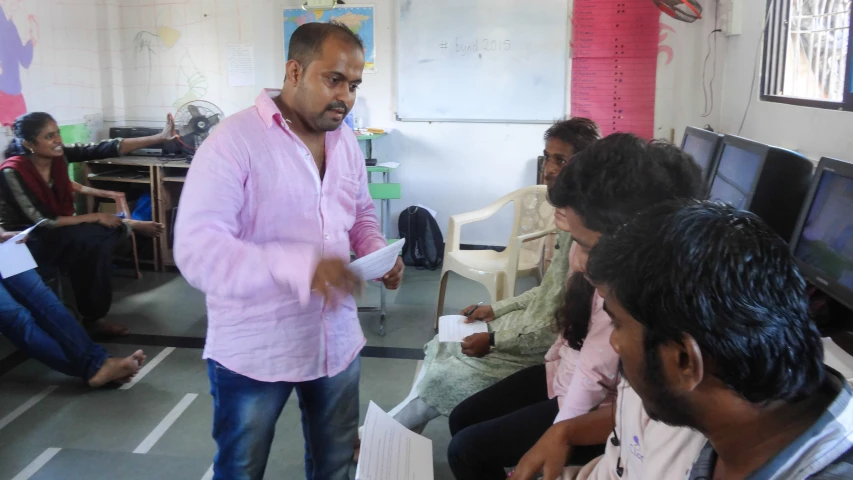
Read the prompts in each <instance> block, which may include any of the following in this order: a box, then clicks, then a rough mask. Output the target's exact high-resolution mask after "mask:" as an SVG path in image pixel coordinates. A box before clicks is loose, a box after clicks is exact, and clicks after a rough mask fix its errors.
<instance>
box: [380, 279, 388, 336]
mask: <svg viewBox="0 0 853 480" xmlns="http://www.w3.org/2000/svg"><path fill="white" fill-rule="evenodd" d="M385 293H386V292H385V285H380V286H379V336H380V337H384V336H385Z"/></svg>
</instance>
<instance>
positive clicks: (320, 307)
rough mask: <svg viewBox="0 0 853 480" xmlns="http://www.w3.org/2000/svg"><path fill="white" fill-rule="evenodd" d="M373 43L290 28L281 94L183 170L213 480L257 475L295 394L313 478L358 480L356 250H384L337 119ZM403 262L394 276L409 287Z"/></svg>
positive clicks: (316, 28)
mask: <svg viewBox="0 0 853 480" xmlns="http://www.w3.org/2000/svg"><path fill="white" fill-rule="evenodd" d="M363 69H364V46H363V44H362V42H361V39H360V38H359V37H358V36H357V35H355V34H354V33H353V32H351V31H350V30H349V29H348V28H347V27H346V26H344V25H341V24H337V23H330V24H323V23H309V24H305V25H303V26H301V27H299V28H298V29H297V30H296V31H295V32H294V34H293V36H292V38H291V41H290V47H289V49H288V60H287V68H286V77H285V81H284V86H283V87H282V89H281V91H280V92H279V91H272V90H266V91H263V92H261V94H260V95H259V96H258V98H257V100H256V101H255V106H253V107H251V108H249V109H246V110H243V111H242V112H239V113H237V114H235V115H233V116H231V117H229V118H228V119H226V120H225V121H224V122H223V123H222V124H221V125H219V127H218V128H217V130H216V132H214V134H213V135H211V136H210V138H208V139H207V140H205V142H204V144H203V145H202V147H201V148H200V149H199V151H198V154H197V155H196V156H195V159H194V161H193V165H192V168H191V169H190V172H189V175H188V176H187V182H186V185H185V187H184V191H183V195H182V199H181V204H180V211H179V215H178V221H177V226H176V228H177V230H176V234H177V235H176V245H175V252H176V258H177V263H178V266H179V267H180V269H181V272H182V273H183V274H184V276H185V277H186V278H187V280H188V281H189V282H190V283H191V284H192V285H193V286H195V287H196V288H199V289H200V290H202V291H203V292H204V293H205V294H206V295H207V309H208V331H207V342H206V344H205V348H204V358H205V359H207V362H208V375H209V377H210V385H211V388H210V390H211V394H212V395H213V399H214V418H213V437H214V440H216V444H217V447H218V452H217V454H216V458H215V460H214V479H216V480H223V479H227V480H260V479H261V478H263V476H264V470H265V468H266V464H267V458H268V457H269V453H270V445H271V444H272V440H273V435H274V434H275V424H276V421H277V420H278V417H279V415H280V414H281V411H282V409H283V408H284V405H285V403H286V402H287V399H288V397H289V396H290V394H291V392H292V391H293V390H294V389H295V390H296V394H297V395H298V397H299V406H300V407H301V409H302V430H303V434H304V436H305V446H306V452H305V471H306V477H307V478H308V479H309V480H311V479H316V480H339V479H346V478H348V468H349V464H350V461H351V459H352V454H353V444H354V441H355V438H356V429H357V426H358V379H359V372H360V365H361V363H360V361H359V352H360V351H361V348H362V347H363V346H364V343H365V339H364V335H363V334H362V331H361V326H360V324H359V321H358V314H357V308H356V305H355V300H354V299H353V297H352V295H351V294H352V293H353V292H354V291H355V290H357V289H358V287H359V285H360V281H359V279H358V278H356V277H355V276H354V275H353V274H352V273H350V272H349V271H348V270H347V268H346V267H347V264H348V263H349V254H350V253H349V252H350V251H353V252H355V254H356V255H357V256H359V257H361V256H364V255H367V254H369V253H372V252H374V251H376V250H379V249H380V248H382V247H383V246H384V245H385V239H384V238H383V236H382V234H381V233H380V230H379V225H378V222H377V220H376V215H375V214H374V206H373V201H372V200H371V198H370V195H369V193H368V190H367V173H366V170H365V164H364V156H363V155H362V153H361V150H360V148H359V146H358V142H357V140H356V138H355V135H353V132H352V131H351V130H350V129H349V128H348V127H346V126H343V125H341V123H342V122H343V119H344V117H345V116H346V115H347V113H348V112H349V111H350V109H351V108H352V106H353V103H355V97H356V89H357V88H358V86H359V84H360V83H361V76H362V70H363ZM402 273H403V264H402V261H400V260H399V259H398V261H397V264H396V265H395V267H394V268H393V269H392V270H391V271H390V272H388V273H387V274H386V275H385V276H384V277H383V278H382V281H383V282H384V284H385V286H386V287H387V288H390V289H395V288H397V287H398V285H399V283H400V280H401V278H402Z"/></svg>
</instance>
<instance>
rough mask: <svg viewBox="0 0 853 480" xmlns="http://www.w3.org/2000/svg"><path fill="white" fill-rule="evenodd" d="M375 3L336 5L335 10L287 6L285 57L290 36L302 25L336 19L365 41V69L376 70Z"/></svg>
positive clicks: (367, 71)
mask: <svg viewBox="0 0 853 480" xmlns="http://www.w3.org/2000/svg"><path fill="white" fill-rule="evenodd" d="M373 18H374V17H373V5H359V6H351V7H350V6H347V7H342V6H338V7H335V8H334V9H333V10H303V9H301V8H287V9H285V10H284V19H283V20H284V58H285V60H287V46H288V45H289V44H290V37H291V36H292V35H293V32H294V31H295V30H296V29H297V28H298V27H299V26H300V25H304V24H306V23H311V22H328V21H330V20H335V21H337V22H341V23H343V24H344V25H346V26H348V27H349V28H350V30H352V31H353V32H355V33H356V34H358V36H360V37H361V39H362V40H363V41H364V71H365V72H366V73H374V72H375V71H376V42H375V41H374V38H375V36H374V32H375V29H374V22H373Z"/></svg>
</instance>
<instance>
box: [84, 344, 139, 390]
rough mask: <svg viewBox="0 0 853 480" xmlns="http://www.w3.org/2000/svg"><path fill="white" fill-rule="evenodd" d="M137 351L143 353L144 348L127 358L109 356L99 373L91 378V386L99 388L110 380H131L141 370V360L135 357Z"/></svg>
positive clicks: (125, 381)
mask: <svg viewBox="0 0 853 480" xmlns="http://www.w3.org/2000/svg"><path fill="white" fill-rule="evenodd" d="M137 353H139V354H141V353H142V350H139V351H137V352H136V353H134V354H133V355H131V356H129V357H125V358H108V359H107V360H106V361H105V362H104V365H103V366H102V367H101V369H100V370H98V373H96V374H95V376H94V377H92V378H90V379H89V386H90V387H95V388H97V387H102V386H104V385H106V384H108V383H110V382H116V381H119V382H122V383H127V382H129V381H130V379H131V378H133V376H134V375H136V373H137V372H138V371H139V366H140V365H139V361H137V359H136V357H135V355H136V354H137ZM143 356H144V355H143Z"/></svg>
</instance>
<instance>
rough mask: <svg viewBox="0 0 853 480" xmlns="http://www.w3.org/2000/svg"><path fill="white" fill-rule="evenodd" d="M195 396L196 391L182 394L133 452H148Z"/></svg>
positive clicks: (196, 395)
mask: <svg viewBox="0 0 853 480" xmlns="http://www.w3.org/2000/svg"><path fill="white" fill-rule="evenodd" d="M196 397H198V394H197V393H188V394H186V395H184V398H182V399H181V401H180V402H178V404H177V405H175V408H173V409H172V411H171V412H169V413H168V414H166V416H165V417H164V418H163V420H161V421H160V423H159V424H158V425H157V426H156V427H154V430H151V433H149V434H148V436H147V437H145V440H143V441H142V443H140V444H139V446H138V447H136V450H134V451H133V453H148V451H149V450H151V448H152V447H153V446H154V444H155V443H157V440H160V437H162V436H163V434H165V433H166V431H167V430H169V427H171V426H172V424H173V423H175V420H177V419H178V417H180V416H181V414H182V413H184V410H186V409H187V407H189V406H190V404H191V403H193V400H195V399H196Z"/></svg>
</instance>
